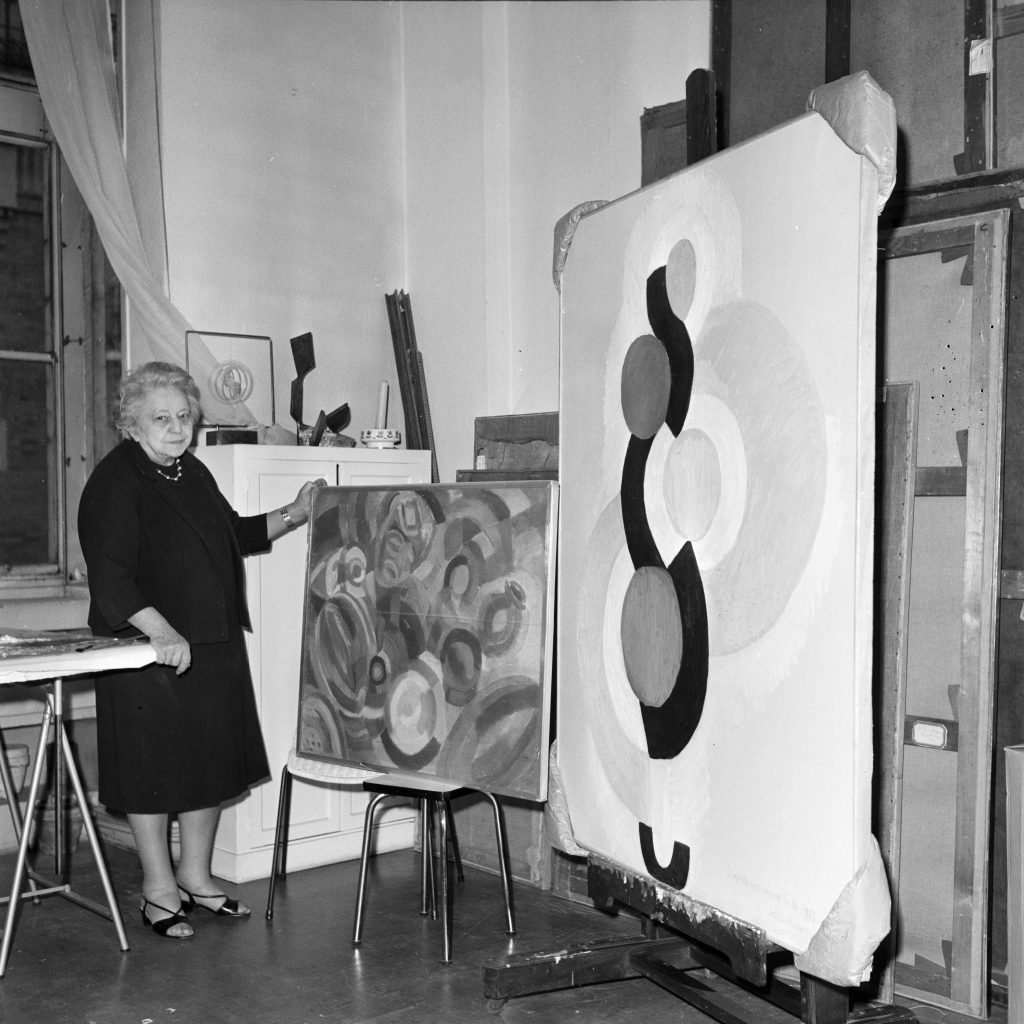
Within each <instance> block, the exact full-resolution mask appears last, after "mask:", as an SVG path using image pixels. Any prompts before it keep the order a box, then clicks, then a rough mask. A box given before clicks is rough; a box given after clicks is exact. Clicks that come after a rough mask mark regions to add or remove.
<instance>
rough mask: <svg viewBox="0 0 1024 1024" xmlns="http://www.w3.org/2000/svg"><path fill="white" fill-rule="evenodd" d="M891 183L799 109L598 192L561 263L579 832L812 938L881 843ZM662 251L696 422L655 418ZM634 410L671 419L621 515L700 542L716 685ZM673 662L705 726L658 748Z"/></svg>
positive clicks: (566, 713)
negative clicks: (645, 182) (878, 250)
mask: <svg viewBox="0 0 1024 1024" xmlns="http://www.w3.org/2000/svg"><path fill="white" fill-rule="evenodd" d="M876 201H877V178H876V172H875V168H874V167H873V166H872V165H871V164H870V163H869V162H868V161H867V160H866V159H864V158H862V157H861V156H859V155H858V154H856V153H854V152H853V151H852V150H850V149H849V148H847V146H846V145H845V144H844V143H843V142H842V141H841V140H840V139H839V138H838V137H837V136H836V134H835V133H834V132H833V130H832V128H831V127H830V126H829V125H828V123H827V122H826V121H825V120H824V119H822V118H821V117H820V116H818V115H817V114H808V115H806V116H804V117H802V118H800V119H798V120H796V121H794V122H791V123H790V124H788V125H785V126H783V127H782V128H780V129H778V130H776V131H774V132H771V133H769V134H767V135H764V136H761V137H759V138H757V139H755V140H752V141H750V142H748V143H746V144H744V145H741V146H738V147H736V148H734V149H730V150H727V151H724V152H723V153H721V154H718V155H717V156H715V157H713V158H711V159H709V160H706V161H704V162H702V163H701V164H699V165H696V166H694V167H693V168H691V169H689V170H686V171H683V172H681V173H680V174H677V175H675V176H673V177H671V178H669V179H666V180H664V181H662V182H658V183H655V184H653V185H651V186H649V187H647V188H646V189H643V190H641V191H639V192H636V193H633V194H631V195H629V196H626V197H624V198H623V199H620V200H618V201H616V202H615V203H612V204H610V205H608V206H605V207H603V208H602V209H600V210H597V211H596V212H594V213H591V214H588V215H586V216H584V217H583V218H582V219H581V220H580V223H579V225H578V227H577V229H576V232H575V234H574V236H573V240H572V244H571V247H570V248H569V252H568V256H567V260H566V265H565V269H564V273H563V278H562V318H561V345H562V396H561V467H560V479H561V484H562V494H563V503H562V526H561V531H560V541H559V543H560V555H559V607H558V616H559V622H558V644H559V649H558V736H559V767H560V770H561V774H562V776H563V779H564V783H565V791H566V798H567V801H568V807H569V813H570V817H571V820H572V825H573V829H574V834H575V838H576V839H577V841H578V842H579V843H580V844H581V845H582V846H584V847H585V848H587V849H588V850H590V851H592V852H594V853H596V854H598V855H600V856H602V857H603V858H605V859H608V860H611V861H613V862H614V863H616V864H619V865H621V866H623V867H625V868H626V869H627V870H629V871H631V872H633V873H635V874H637V875H641V876H643V875H648V876H652V877H655V878H658V880H659V881H661V882H662V883H663V884H668V885H669V887H670V888H672V887H675V888H679V889H680V890H681V891H682V892H683V893H684V894H685V895H687V896H689V897H691V898H693V899H694V900H698V901H700V902H702V903H706V904H709V905H710V906H712V907H714V908H716V909H718V910H721V911H724V912H726V913H728V914H731V915H733V916H735V917H737V918H740V919H741V920H743V921H746V922H748V923H749V924H751V925H754V926H756V927H760V928H764V929H765V930H766V932H767V933H768V937H769V939H771V940H773V941H775V942H777V943H779V944H780V945H782V946H785V947H786V948H788V949H791V950H793V951H795V952H803V951H804V950H805V949H806V948H807V947H808V944H809V943H810V941H811V939H812V937H813V936H814V935H815V933H816V932H817V931H818V930H819V928H820V926H821V925H822V922H823V921H824V920H825V919H826V918H827V917H828V915H829V914H830V912H831V911H832V910H833V907H834V905H835V904H836V902H837V900H838V899H839V897H840V894H841V893H843V891H844V889H846V888H847V886H848V884H849V883H851V882H852V881H853V880H854V878H855V876H857V875H858V872H860V871H862V870H863V869H864V868H865V867H866V866H867V865H869V864H871V863H872V861H873V860H875V859H877V853H876V848H875V845H874V841H873V839H872V837H871V834H870V781H871V768H872V750H871V718H870V714H871V709H870V700H871V619H872V597H871V583H872V544H873V486H874V473H873V463H874V391H875V350H874V314H875V293H874V288H875V283H874V281H875V278H874V260H875V252H874V250H875V238H876V226H875V216H876ZM661 267H665V268H666V270H665V275H664V278H665V282H666V289H667V298H668V302H669V305H670V306H671V310H672V312H673V313H674V315H675V316H677V317H678V318H679V319H680V320H682V322H683V323H684V324H685V329H686V333H687V334H688V336H689V341H690V344H691V345H692V351H693V366H692V392H691V393H690V395H689V405H688V409H687V410H686V412H685V419H684V420H683V421H682V426H681V429H679V430H678V431H677V432H673V430H672V429H670V427H669V426H668V425H666V423H665V422H664V421H663V420H662V419H659V417H661V414H662V412H663V411H664V409H665V408H666V407H667V406H672V402H676V401H677V400H678V398H679V396H678V394H677V393H676V391H677V390H678V384H679V380H678V378H679V375H678V373H677V374H676V391H672V392H671V394H670V388H669V385H670V383H671V381H672V379H673V378H672V374H671V373H669V372H668V368H667V367H668V364H665V362H664V356H663V354H661V353H662V349H661V347H660V340H659V339H658V338H656V337H654V333H655V332H654V329H653V325H652V324H651V322H650V319H649V316H648V305H647V282H648V277H649V275H651V274H652V272H655V271H657V270H658V268H661ZM676 369H678V367H677V368H676ZM673 372H675V371H673ZM677 411H678V410H677ZM652 418H653V420H656V421H657V422H656V423H652V422H651V421H652ZM627 420H629V423H628V424H627ZM676 426H679V424H678V423H677V424H676ZM633 430H640V431H641V433H643V432H644V431H647V432H650V431H652V430H653V431H655V432H654V433H653V436H652V437H651V438H649V439H648V441H647V442H646V443H647V444H648V445H649V453H648V455H647V459H646V463H645V464H644V465H642V473H641V474H640V476H639V478H637V475H636V472H635V470H636V466H637V463H635V462H634V464H633V467H634V473H633V476H632V477H630V475H629V473H627V481H626V486H627V490H628V489H629V488H633V490H634V492H635V490H636V488H637V487H640V488H641V489H642V496H640V497H642V500H639V498H638V496H637V495H636V493H634V499H637V500H629V501H627V502H626V507H627V517H629V516H631V517H632V519H630V522H631V523H635V520H636V517H637V509H638V508H639V509H641V510H643V511H645V513H646V517H647V520H648V522H649V526H650V531H649V532H650V539H651V540H652V541H653V544H654V546H655V547H656V548H657V553H658V554H660V558H661V561H662V563H663V566H669V565H670V563H671V562H672V560H673V559H675V558H676V555H677V553H678V552H680V551H681V549H683V548H684V546H685V545H686V543H687V542H690V543H691V544H692V556H693V557H692V560H691V561H692V562H693V563H695V565H696V567H697V570H698V572H699V579H700V588H698V590H699V589H701V588H702V590H703V596H704V607H705V608H706V620H707V634H706V635H707V683H706V696H705V697H704V698H703V703H702V704H701V693H700V692H699V691H700V690H701V685H700V681H699V680H697V681H696V682H695V681H694V679H693V678H687V677H686V673H687V671H691V669H688V668H686V666H687V665H688V664H690V662H688V660H687V659H692V658H696V659H697V661H698V662H699V660H700V651H699V649H698V648H699V646H700V642H699V638H697V639H695V636H696V634H694V633H693V631H692V625H693V623H692V622H691V625H690V627H688V629H689V631H688V632H687V631H684V630H683V629H682V627H681V624H680V623H681V619H680V617H681V615H682V614H684V613H685V614H687V615H690V616H691V618H692V617H693V616H697V618H699V613H700V611H701V609H700V608H699V607H698V608H690V609H689V610H686V609H684V608H683V605H682V604H681V601H682V598H680V597H679V596H678V592H675V591H673V586H672V582H671V580H670V579H669V574H668V572H667V570H666V569H665V568H658V566H657V564H653V563H651V562H650V561H648V562H644V563H643V564H642V565H641V566H640V567H639V568H638V567H637V564H636V561H635V559H634V557H633V555H632V554H631V551H630V549H629V547H628V546H627V541H626V532H625V531H626V526H625V525H624V519H623V500H622V499H621V496H620V495H621V491H622V488H623V472H624V460H625V459H626V457H627V446H628V443H629V441H630V436H631V431H633ZM630 479H632V480H633V483H630ZM637 479H639V483H637V482H636V481H637ZM641 532H643V531H641ZM652 557H653V558H654V562H656V561H657V558H656V557H655V556H652ZM689 571H690V572H691V577H690V578H691V580H692V578H693V570H692V566H691V569H690V570H689ZM698 604H699V602H698ZM681 665H682V666H684V667H683V668H682V669H681V668H680V666H681ZM638 676H642V678H637V677H638ZM673 684H674V685H675V686H676V687H680V686H682V687H689V688H690V693H689V696H688V697H686V698H685V700H683V704H684V705H686V707H684V709H683V712H681V713H679V714H678V715H677V717H679V720H680V721H683V720H684V719H685V720H687V721H689V723H690V728H692V736H691V737H690V738H689V740H688V742H685V743H684V744H683V746H682V749H681V750H679V751H678V752H669V753H668V754H665V753H664V750H663V751H662V754H663V756H657V757H652V756H650V752H649V742H650V737H649V735H648V734H647V733H646V732H645V727H644V721H643V719H642V716H641V710H640V707H641V699H642V700H643V701H644V702H645V703H646V704H648V705H650V706H652V707H655V708H657V707H658V706H660V708H661V710H662V712H663V711H664V709H665V708H666V707H668V706H669V705H668V701H669V700H671V699H673V694H677V693H680V692H682V691H679V690H673V689H672V687H673ZM659 713H661V712H659V711H657V710H655V712H654V718H655V719H657V716H658V714H659ZM680 716H681V717H680ZM672 721H675V719H672ZM683 731H684V732H685V731H688V730H686V729H684V730H683ZM644 826H647V827H648V828H649V829H650V839H651V850H650V851H649V856H648V859H647V860H646V861H645V858H644V854H643V851H642V849H641V839H640V835H641V831H642V829H643V827H644ZM676 844H678V845H676ZM684 849H685V850H686V851H687V852H688V858H689V860H688V864H687V865H686V871H685V882H684V884H682V885H678V884H675V885H674V884H673V882H672V876H673V869H671V868H669V867H668V866H669V865H670V864H671V862H672V855H673V851H676V853H677V855H678V859H677V863H676V867H681V866H682V853H683V851H684ZM650 854H653V857H654V861H655V862H656V863H657V865H658V866H659V868H658V871H657V872H653V873H652V871H651V870H649V869H650V865H651V860H650ZM659 876H660V877H659ZM676 881H677V882H678V881H679V878H676ZM848 894H849V893H848Z"/></svg>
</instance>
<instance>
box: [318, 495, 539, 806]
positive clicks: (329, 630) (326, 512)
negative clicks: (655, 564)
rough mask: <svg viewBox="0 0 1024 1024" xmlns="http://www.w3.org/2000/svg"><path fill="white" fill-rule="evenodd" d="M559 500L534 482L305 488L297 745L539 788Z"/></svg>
mask: <svg viewBox="0 0 1024 1024" xmlns="http://www.w3.org/2000/svg"><path fill="white" fill-rule="evenodd" d="M557 513H558V489H557V485H556V484H552V483H548V482H508V483H493V482H491V483H487V484H477V483H466V484H460V485H456V486H441V485H434V486H422V487H415V488H408V489H400V488H395V487H388V486H384V487H327V488H323V489H322V490H321V491H319V492H318V494H317V496H316V502H315V505H314V507H313V515H312V517H311V519H310V536H309V556H308V566H307V589H306V606H305V616H304V622H303V654H302V667H301V678H300V702H299V729H298V735H299V741H298V746H299V753H300V754H302V755H304V756H308V757H316V758H323V759H326V760H335V761H339V762H342V763H344V764H348V765H354V766H358V767H366V768H371V769H377V770H380V771H400V772H403V773H422V774H423V775H427V776H431V777H435V778H439V779H441V780H444V781H447V782H455V783H459V784H461V785H465V786H469V787H470V788H473V789H478V790H482V791H486V792H490V793H494V794H496V795H503V796H513V797H520V798H523V799H526V800H543V799H545V797H546V794H547V766H548V754H547V748H548V731H549V720H550V705H551V651H552V646H553V629H552V618H553V614H554V600H553V587H554V557H555V542H554V536H555V533H554V531H555V523H556V521H557Z"/></svg>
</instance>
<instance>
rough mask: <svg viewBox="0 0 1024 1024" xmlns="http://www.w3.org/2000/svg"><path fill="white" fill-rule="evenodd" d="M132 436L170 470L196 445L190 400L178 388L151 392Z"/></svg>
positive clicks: (154, 458) (132, 431) (153, 458)
mask: <svg viewBox="0 0 1024 1024" xmlns="http://www.w3.org/2000/svg"><path fill="white" fill-rule="evenodd" d="M130 434H131V436H132V437H133V438H134V439H135V440H136V441H138V442H139V444H140V445H142V450H143V451H144V452H145V453H146V454H147V455H148V456H149V457H150V458H151V459H152V460H153V461H154V462H155V463H157V464H158V465H160V466H169V465H170V464H171V463H172V462H174V460H175V459H176V458H178V456H179V455H183V454H184V453H185V450H186V449H187V448H188V446H189V444H190V443H191V442H192V412H191V410H190V409H189V407H188V399H187V398H186V397H185V396H184V395H183V394H182V393H181V392H180V391H178V390H177V388H155V389H154V390H153V391H150V392H149V394H148V395H147V396H146V401H145V403H144V404H143V406H142V409H141V411H140V412H139V418H138V419H137V420H136V422H135V426H134V427H133V428H132V429H131V431H130Z"/></svg>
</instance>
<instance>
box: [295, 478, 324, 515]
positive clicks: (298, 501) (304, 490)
mask: <svg viewBox="0 0 1024 1024" xmlns="http://www.w3.org/2000/svg"><path fill="white" fill-rule="evenodd" d="M326 486H327V481H326V480H325V479H324V478H323V477H317V479H316V480H307V481H306V482H305V483H304V484H303V485H302V486H301V487H300V488H299V493H298V494H296V495H295V501H293V502H292V504H291V505H290V506H289V509H290V510H291V513H292V515H293V516H294V515H295V514H296V512H298V515H299V516H300V517H301V519H302V522H306V520H308V519H309V517H310V514H311V513H312V511H313V495H314V494H316V492H317V491H319V490H320V488H321V487H326Z"/></svg>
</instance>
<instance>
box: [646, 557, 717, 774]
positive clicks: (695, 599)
mask: <svg viewBox="0 0 1024 1024" xmlns="http://www.w3.org/2000/svg"><path fill="white" fill-rule="evenodd" d="M668 571H669V575H670V576H671V577H672V583H673V584H674V585H675V591H676V599H677V600H678V602H679V613H680V617H681V621H680V627H681V629H682V632H683V657H682V661H681V662H680V664H679V671H678V672H677V673H676V681H675V685H674V686H673V687H672V692H671V693H670V694H669V696H668V699H667V700H666V701H665V703H664V704H661V705H660V706H658V707H649V706H648V705H646V704H644V703H643V702H642V701H641V703H640V716H641V718H642V719H643V723H644V736H645V737H646V739H647V753H648V755H649V756H650V757H652V758H656V759H668V758H672V757H675V756H676V754H678V753H680V752H681V751H682V750H683V748H684V747H685V746H686V744H687V743H689V742H690V740H691V738H692V737H693V734H694V732H696V730H697V726H698V725H699V724H700V716H701V714H702V713H703V711H704V698H705V697H706V696H707V692H708V607H707V602H706V600H705V598H704V583H703V581H702V580H701V576H700V568H699V567H698V565H697V559H696V557H695V556H694V553H693V545H692V544H690V543H689V542H687V543H686V544H684V545H683V548H682V550H681V551H680V552H679V554H678V555H676V557H675V558H674V559H673V560H672V564H671V565H670V566H669V567H668Z"/></svg>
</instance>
